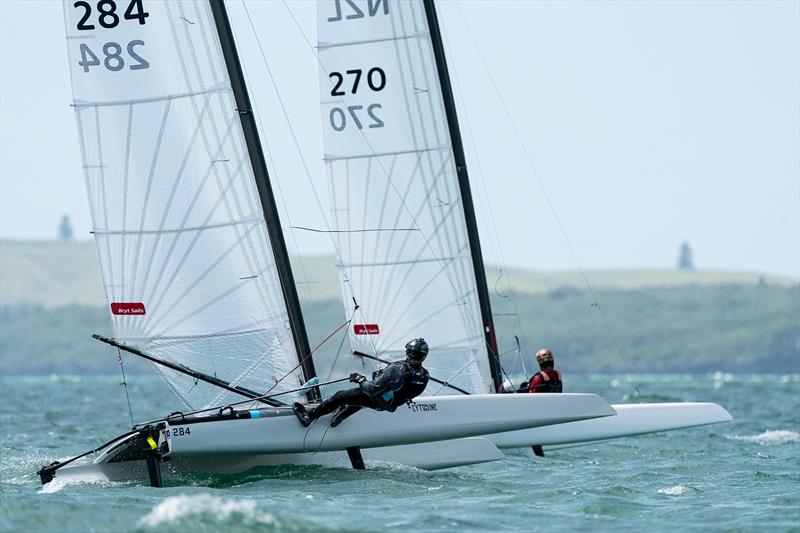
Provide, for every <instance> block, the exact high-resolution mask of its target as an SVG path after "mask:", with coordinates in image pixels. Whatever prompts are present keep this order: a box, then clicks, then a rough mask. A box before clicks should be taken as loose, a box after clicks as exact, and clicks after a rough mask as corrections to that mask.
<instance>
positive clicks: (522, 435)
mask: <svg viewBox="0 0 800 533" xmlns="http://www.w3.org/2000/svg"><path fill="white" fill-rule="evenodd" d="M612 407H614V409H615V410H616V411H617V416H614V417H609V418H604V419H597V420H581V421H578V422H570V423H568V424H559V425H556V426H549V427H539V428H531V429H524V430H520V431H509V432H505V433H496V434H493V435H488V436H487V438H489V439H490V440H491V441H492V442H494V443H495V444H496V445H497V446H498V447H499V448H521V447H530V446H543V447H544V449H556V448H565V447H570V446H580V445H582V444H589V443H594V442H600V441H605V440H610V439H619V438H623V437H632V436H635V435H644V434H647V433H657V432H659V431H671V430H675V429H686V428H691V427H695V426H704V425H707V424H718V423H720V422H729V421H731V420H733V417H732V416H731V415H730V413H728V411H726V410H725V409H724V408H723V407H720V406H719V405H717V404H715V403H649V404H647V403H644V404H615V405H613V406H612Z"/></svg>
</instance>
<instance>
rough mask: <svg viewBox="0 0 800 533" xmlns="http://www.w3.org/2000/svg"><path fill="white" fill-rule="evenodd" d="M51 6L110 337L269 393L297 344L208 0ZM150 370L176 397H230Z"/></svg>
mask: <svg viewBox="0 0 800 533" xmlns="http://www.w3.org/2000/svg"><path fill="white" fill-rule="evenodd" d="M64 13H65V23H66V29H67V46H68V50H69V62H70V72H71V76H72V86H73V97H74V108H75V116H76V119H77V123H78V132H79V137H80V144H81V151H82V156H83V163H84V169H85V178H86V188H87V192H88V196H89V206H90V209H91V214H92V221H93V222H92V224H93V228H94V238H95V241H96V243H97V252H98V256H99V259H100V266H101V271H102V275H103V284H104V287H105V292H106V297H107V299H108V302H109V306H110V310H111V318H112V324H113V329H114V334H115V336H116V338H117V339H118V340H120V341H122V342H124V343H126V344H128V345H132V346H134V347H136V348H139V349H141V350H143V351H145V352H147V353H150V354H153V355H155V356H157V357H160V358H163V359H166V360H168V361H171V362H175V363H180V364H183V365H186V366H188V367H190V368H192V369H194V370H197V371H199V372H203V373H206V374H210V375H212V376H216V377H217V378H219V379H222V380H225V381H229V382H231V384H233V385H237V386H241V387H246V388H249V389H251V390H254V391H259V392H263V391H266V390H268V389H270V388H271V387H272V386H273V385H274V384H275V380H278V379H280V378H281V377H283V376H284V375H286V374H287V373H289V372H290V371H291V370H292V368H293V367H294V366H295V365H296V363H297V353H296V349H295V345H294V341H293V337H292V333H291V330H290V328H289V322H288V318H287V312H286V308H285V303H284V300H283V295H282V292H281V288H280V283H279V279H278V275H277V273H276V268H275V261H274V258H273V256H272V250H271V246H270V241H269V237H268V235H267V230H266V226H265V223H264V215H263V211H262V208H261V204H260V202H259V197H258V194H257V190H256V186H255V182H254V178H253V171H252V167H251V163H250V161H249V158H248V154H247V150H246V148H245V141H244V138H243V133H242V129H241V124H240V118H239V114H238V112H237V110H236V104H235V102H234V97H233V94H232V90H231V84H230V80H229V78H228V73H227V70H226V67H225V63H224V60H223V56H222V52H221V49H220V46H219V39H218V36H217V32H216V29H215V26H214V23H213V19H212V15H211V12H210V8H209V5H208V4H207V3H206V2H185V1H184V2H169V3H167V2H142V1H141V0H117V1H109V0H104V1H101V2H96V1H94V0H91V1H85V2H84V1H78V2H75V1H74V0H65V2H64ZM156 369H157V370H158V371H159V372H160V373H161V375H162V377H163V378H164V379H165V380H166V381H167V383H168V384H169V385H170V386H171V387H172V389H173V390H174V391H175V393H176V394H177V395H178V396H179V397H180V398H181V399H182V400H183V401H184V402H185V403H186V404H187V405H188V406H189V407H193V408H199V407H204V406H208V405H217V404H219V403H221V402H228V401H232V400H235V399H236V400H240V399H242V398H241V397H239V396H237V395H234V394H231V393H226V392H225V391H222V390H221V389H218V388H216V387H213V386H211V385H208V384H205V383H203V382H200V383H195V382H194V381H193V380H192V378H190V377H187V376H185V375H183V374H179V373H177V372H174V371H172V370H167V369H164V368H162V367H159V366H156ZM300 381H301V375H300V371H299V370H298V371H294V372H293V373H292V375H290V376H288V377H287V378H286V379H284V380H283V381H282V382H281V383H280V385H278V386H277V387H276V388H275V389H274V392H278V391H281V390H287V389H291V388H295V387H296V386H297V384H298V383H299V382H300ZM284 398H286V397H284Z"/></svg>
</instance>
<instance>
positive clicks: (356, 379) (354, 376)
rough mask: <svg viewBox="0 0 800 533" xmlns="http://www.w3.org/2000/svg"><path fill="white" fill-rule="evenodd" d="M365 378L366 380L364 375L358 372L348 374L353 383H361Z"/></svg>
mask: <svg viewBox="0 0 800 533" xmlns="http://www.w3.org/2000/svg"><path fill="white" fill-rule="evenodd" d="M366 380H367V378H365V377H364V376H362V375H361V374H359V373H358V372H353V373H352V374H350V381H351V382H353V383H358V384H361V383H363V382H365V381H366Z"/></svg>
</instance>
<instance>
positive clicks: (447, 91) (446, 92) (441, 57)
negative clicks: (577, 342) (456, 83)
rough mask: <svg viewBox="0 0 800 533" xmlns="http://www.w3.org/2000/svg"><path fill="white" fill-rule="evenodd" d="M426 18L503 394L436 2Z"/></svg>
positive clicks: (492, 363)
mask: <svg viewBox="0 0 800 533" xmlns="http://www.w3.org/2000/svg"><path fill="white" fill-rule="evenodd" d="M423 2H424V4H425V16H426V17H427V19H428V29H429V30H430V34H431V44H432V45H433V55H434V57H435V58H436V70H437V71H438V73H439V83H440V86H441V89H442V98H443V99H444V109H445V114H446V116H447V127H448V129H449V130H450V142H451V144H452V146H453V157H454V159H455V164H456V174H457V176H458V186H459V189H460V192H461V205H462V206H463V207H464V218H465V219H466V220H465V221H466V225H467V237H468V239H469V249H470V253H471V254H472V269H473V270H474V272H475V284H476V287H477V290H478V302H479V305H480V308H481V319H482V321H483V333H484V336H485V337H486V348H487V350H488V351H489V354H488V355H489V369H490V371H491V373H492V380H493V381H494V388H495V392H497V391H499V390H500V388H501V385H502V382H503V379H502V376H501V368H500V359H499V357H498V352H497V339H496V337H495V332H494V320H493V319H492V306H491V304H490V302H489V287H488V286H487V285H486V270H485V268H484V266H483V256H482V255H481V243H480V239H479V237H478V224H477V222H476V220H475V206H474V205H473V203H472V192H471V190H470V186H469V176H468V174H467V160H466V157H465V155H464V145H463V144H462V141H461V131H460V130H459V128H458V116H457V115H456V103H455V100H454V98H453V87H452V86H451V84H450V74H449V73H448V70H447V61H446V59H445V53H444V44H443V43H442V33H441V30H440V29H439V20H438V19H437V17H436V6H435V4H434V1H433V0H423Z"/></svg>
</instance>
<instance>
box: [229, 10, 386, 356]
mask: <svg viewBox="0 0 800 533" xmlns="http://www.w3.org/2000/svg"><path fill="white" fill-rule="evenodd" d="M284 6H285V7H286V10H287V11H288V12H289V15H290V16H291V18H292V20H293V21H294V23H295V25H296V26H297V28H298V29H300V33H301V34H302V36H303V39H304V40H305V41H306V44H308V45H309V46H310V43H309V42H308V39H307V38H306V35H305V33H304V32H303V30H302V28H301V27H300V25H299V23H298V22H297V20H296V19H295V18H294V14H293V13H292V10H291V9H289V6H288V5H286V2H284ZM242 7H244V12H245V14H246V15H247V20H248V23H249V24H250V29H251V30H252V32H253V35H254V37H255V40H256V43H257V44H258V50H259V52H260V54H261V59H262V61H263V63H264V67H265V69H266V71H267V74H268V76H269V79H270V82H271V83H272V87H273V88H274V89H275V95H276V97H277V99H278V103H279V104H280V107H281V112H282V113H283V117H284V120H285V121H286V125H287V127H288V128H289V132H290V133H291V137H292V141H293V142H294V146H295V149H296V150H297V154H298V156H299V157H300V161H301V162H302V164H303V170H304V173H305V176H306V181H307V182H308V184H309V186H310V187H311V192H312V193H313V196H314V201H315V202H316V204H317V209H318V211H319V214H320V216H321V217H322V220H323V223H324V224H325V228H326V229H327V230H329V233H328V235H329V239H330V242H331V245H332V246H333V249H334V254H335V255H336V260H337V263H338V267H339V269H340V270H341V274H342V275H341V278H342V284H343V285H344V286H345V287H346V288H347V290H348V292H349V293H350V297H351V298H353V300H355V299H356V295H355V290H354V289H353V286H352V284H351V283H350V279H351V276H350V274H349V273H348V272H347V270H346V268H345V264H344V259H343V257H342V253H341V250H340V249H339V245H338V244H337V242H336V239H335V238H334V237H333V234H332V233H330V230H331V225H330V222H329V221H328V217H327V216H326V215H325V208H324V206H323V204H322V200H320V196H319V193H318V191H317V187H316V185H315V184H314V179H313V177H312V176H311V170H310V168H309V166H308V162H307V161H306V158H305V156H304V155H303V150H302V149H301V147H300V142H299V140H298V139H297V134H296V133H295V130H294V127H293V126H292V121H291V120H290V118H289V113H288V111H287V110H286V105H285V103H284V101H283V97H282V96H281V93H280V91H279V90H278V83H277V80H276V79H275V76H274V75H273V73H272V69H271V68H270V66H269V61H267V55H266V53H265V52H264V47H263V45H262V44H261V39H260V38H259V36H258V32H257V31H256V28H255V24H254V23H253V18H252V17H251V15H250V10H249V9H248V8H247V2H246V0H242ZM312 52H313V47H312ZM314 55H315V57H316V53H314ZM259 125H260V126H262V125H261V124H259ZM262 130H263V126H262ZM282 197H283V196H282ZM284 209H287V208H286V204H285V201H284ZM287 212H288V210H287ZM289 223H290V224H291V221H289ZM292 237H293V239H295V243H296V237H295V233H294V231H292ZM308 290H310V288H309V289H308ZM362 319H363V314H362ZM370 344H372V346H373V349H375V350H376V352H377V347H376V346H375V345H374V342H373V341H372V339H370ZM309 355H310V354H309Z"/></svg>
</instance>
